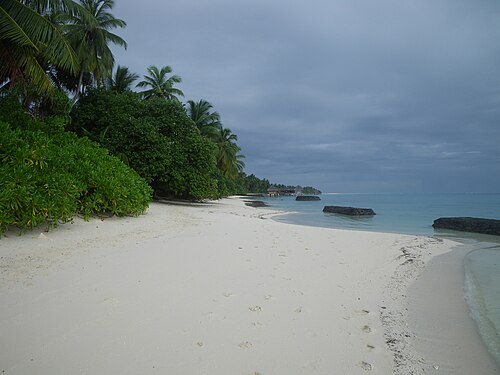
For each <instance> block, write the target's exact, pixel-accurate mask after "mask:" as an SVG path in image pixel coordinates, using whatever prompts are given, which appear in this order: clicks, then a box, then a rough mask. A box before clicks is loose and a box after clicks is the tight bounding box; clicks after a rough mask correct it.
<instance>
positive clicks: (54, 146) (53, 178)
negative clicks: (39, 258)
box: [0, 98, 151, 233]
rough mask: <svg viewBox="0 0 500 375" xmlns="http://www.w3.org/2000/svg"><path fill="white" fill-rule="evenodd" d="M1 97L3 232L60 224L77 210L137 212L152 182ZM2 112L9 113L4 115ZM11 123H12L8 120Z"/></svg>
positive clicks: (86, 212) (0, 229)
mask: <svg viewBox="0 0 500 375" xmlns="http://www.w3.org/2000/svg"><path fill="white" fill-rule="evenodd" d="M5 102H7V106H8V107H9V108H10V109H12V107H13V105H12V102H10V103H9V100H7V99H5V98H3V99H2V100H1V101H0V162H1V164H0V233H1V232H3V231H5V229H6V228H7V227H8V226H9V225H15V226H18V227H19V228H22V229H25V228H32V227H35V226H37V225H40V224H42V223H44V222H48V223H49V224H51V225H53V226H55V225H57V224H58V222H59V221H66V220H69V219H71V218H72V217H73V216H74V215H76V214H81V215H83V216H84V217H85V218H88V217H89V216H90V215H92V214H95V213H103V212H105V213H109V214H113V215H119V216H122V215H137V214H140V213H142V212H144V211H145V210H146V208H147V207H148V203H149V201H150V199H151V191H150V188H149V187H148V185H147V184H146V183H145V182H144V181H143V180H142V179H141V178H140V177H139V176H138V175H137V174H136V173H135V172H134V171H133V170H131V169H130V168H128V167H127V166H126V165H124V164H123V163H122V162H121V161H120V160H118V159H117V158H115V157H113V156H110V155H108V152H107V151H106V150H105V149H103V148H101V147H99V146H98V145H97V144H96V143H94V142H92V141H90V140H88V139H86V138H78V137H77V136H76V135H75V134H71V133H69V132H65V131H63V130H61V127H57V126H54V125H55V123H56V122H57V119H52V121H49V122H48V123H42V122H40V121H35V120H32V119H30V117H29V116H25V115H23V114H22V112H20V111H9V112H4V111H2V109H5V105H4V104H5ZM2 114H7V116H3V115H2ZM6 120H7V121H9V122H6Z"/></svg>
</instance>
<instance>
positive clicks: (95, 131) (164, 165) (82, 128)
mask: <svg viewBox="0 0 500 375" xmlns="http://www.w3.org/2000/svg"><path fill="white" fill-rule="evenodd" d="M71 117H72V120H73V121H72V125H71V127H70V129H71V130H73V131H75V132H76V133H78V134H79V135H87V136H89V137H91V138H92V139H93V140H95V141H97V142H99V143H100V144H101V145H102V146H104V147H106V148H107V149H108V150H110V152H111V153H112V154H113V155H116V156H118V157H120V158H121V159H122V160H124V161H125V162H126V163H128V165H129V166H130V167H132V168H133V169H134V170H135V171H136V172H137V173H138V174H139V175H140V176H141V177H143V178H144V179H145V180H146V181H147V182H148V183H149V184H150V185H151V186H152V187H153V188H154V190H155V192H156V194H158V195H167V196H172V197H179V198H189V199H203V198H211V197H216V196H217V181H216V179H215V178H214V175H215V171H216V161H215V153H216V150H215V146H214V145H213V144H212V142H210V141H209V140H208V139H205V138H204V137H202V136H201V135H200V133H199V131H198V129H197V128H196V126H195V125H194V123H193V122H192V121H191V119H190V118H189V117H188V116H187V114H186V111H185V110H184V108H183V107H182V105H181V104H180V103H178V102H176V101H166V100H164V99H149V100H142V99H141V98H140V96H139V95H138V94H135V93H132V92H125V93H116V92H110V91H106V90H91V91H89V92H88V93H87V95H86V96H85V97H83V98H81V99H80V100H79V102H78V104H77V105H76V106H75V107H74V108H73V111H72V113H71Z"/></svg>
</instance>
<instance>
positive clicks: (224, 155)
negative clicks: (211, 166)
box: [215, 127, 245, 178]
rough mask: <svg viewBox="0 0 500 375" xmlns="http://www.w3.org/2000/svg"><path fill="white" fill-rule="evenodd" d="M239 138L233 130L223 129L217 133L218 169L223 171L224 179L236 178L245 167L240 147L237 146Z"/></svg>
mask: <svg viewBox="0 0 500 375" xmlns="http://www.w3.org/2000/svg"><path fill="white" fill-rule="evenodd" d="M237 140H238V136H237V135H236V134H233V133H232V131H231V129H227V128H223V127H221V128H220V129H219V131H218V132H217V138H216V140H215V145H216V146H217V150H218V155H217V167H218V168H219V169H220V170H221V171H222V174H223V175H224V177H229V178H234V177H236V176H237V175H238V172H241V171H242V170H243V168H244V167H245V163H244V162H243V160H241V159H243V158H244V157H245V156H244V155H241V154H240V153H239V152H240V151H241V149H240V147H238V145H237V144H236V141H237Z"/></svg>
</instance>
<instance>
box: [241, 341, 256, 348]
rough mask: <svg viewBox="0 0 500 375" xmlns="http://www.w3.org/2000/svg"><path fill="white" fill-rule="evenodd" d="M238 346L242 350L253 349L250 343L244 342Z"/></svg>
mask: <svg viewBox="0 0 500 375" xmlns="http://www.w3.org/2000/svg"><path fill="white" fill-rule="evenodd" d="M238 346H239V347H240V348H241V349H251V348H253V344H252V343H251V342H249V341H245V342H242V343H240V344H238Z"/></svg>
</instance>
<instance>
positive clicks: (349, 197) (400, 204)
mask: <svg viewBox="0 0 500 375" xmlns="http://www.w3.org/2000/svg"><path fill="white" fill-rule="evenodd" d="M320 197H321V201H313V202H297V201H295V197H277V198H267V197H266V198H257V199H259V200H265V201H266V202H268V203H269V204H270V205H271V208H278V209H281V210H285V211H293V212H294V213H290V214H287V215H283V216H278V217H276V218H275V220H277V221H284V222H288V223H294V224H301V225H310V226H318V227H327V228H342V229H353V230H367V231H375V232H389V233H404V234H420V235H422V234H423V235H433V234H450V235H453V233H454V232H449V231H442V230H441V231H434V229H433V228H432V223H433V222H434V220H435V219H437V218H439V217H447V216H473V217H482V218H490V219H500V194H322V195H321V196H320ZM324 206H351V207H361V208H372V209H373V210H374V211H375V213H376V215H375V216H373V217H359V218H356V217H349V216H344V215H336V214H324V213H323V212H322V210H323V207H324Z"/></svg>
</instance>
